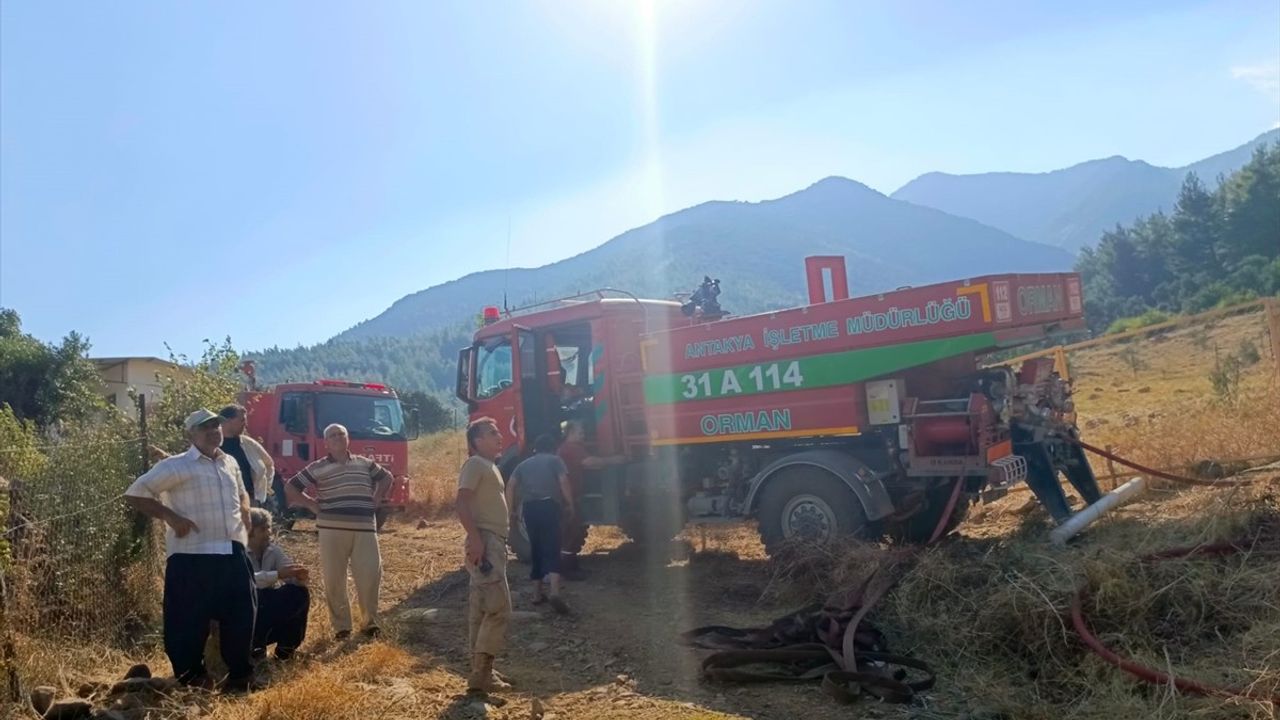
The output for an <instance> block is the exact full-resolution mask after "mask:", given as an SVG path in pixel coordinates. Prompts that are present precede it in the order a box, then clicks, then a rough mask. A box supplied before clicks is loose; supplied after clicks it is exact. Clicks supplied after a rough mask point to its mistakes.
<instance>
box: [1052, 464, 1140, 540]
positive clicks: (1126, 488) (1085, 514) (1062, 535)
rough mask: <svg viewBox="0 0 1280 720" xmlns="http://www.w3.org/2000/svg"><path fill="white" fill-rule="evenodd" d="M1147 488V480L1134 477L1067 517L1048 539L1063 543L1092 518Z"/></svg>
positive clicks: (1094, 518) (1091, 521) (1088, 523)
mask: <svg viewBox="0 0 1280 720" xmlns="http://www.w3.org/2000/svg"><path fill="white" fill-rule="evenodd" d="M1146 489H1147V480H1146V478H1143V477H1136V478H1133V479H1132V480H1130V481H1129V482H1127V483H1125V484H1123V485H1121V486H1120V487H1118V488H1116V489H1115V490H1112V491H1111V492H1109V493H1107V494H1106V495H1103V496H1102V498H1101V499H1099V500H1098V502H1096V503H1094V504H1092V505H1090V506H1089V507H1087V508H1085V509H1083V510H1081V511H1080V512H1078V513H1076V514H1075V515H1072V516H1071V517H1070V518H1067V521H1066V522H1064V523H1062V524H1061V525H1059V526H1058V527H1056V528H1054V529H1053V530H1052V531H1051V532H1050V533H1049V540H1050V541H1051V542H1053V544H1054V545H1064V544H1066V542H1067V541H1068V540H1070V539H1071V538H1073V537H1075V536H1076V534H1077V533H1079V532H1080V531H1081V530H1083V529H1085V528H1087V527H1089V526H1090V525H1092V524H1093V521H1094V520H1097V519H1098V518H1100V517H1102V514H1103V513H1105V512H1107V511H1108V510H1111V509H1112V508H1117V507H1120V506H1121V505H1123V504H1125V503H1127V502H1129V501H1130V500H1132V499H1134V498H1135V497H1137V496H1138V495H1139V494H1141V493H1142V491H1143V490H1146Z"/></svg>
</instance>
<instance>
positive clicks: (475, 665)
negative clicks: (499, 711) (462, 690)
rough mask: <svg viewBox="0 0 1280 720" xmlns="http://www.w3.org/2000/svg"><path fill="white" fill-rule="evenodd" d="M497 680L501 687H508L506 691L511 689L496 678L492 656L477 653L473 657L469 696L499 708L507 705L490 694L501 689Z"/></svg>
mask: <svg viewBox="0 0 1280 720" xmlns="http://www.w3.org/2000/svg"><path fill="white" fill-rule="evenodd" d="M495 680H498V683H501V685H504V686H506V687H505V688H504V689H509V688H510V687H511V686H510V685H508V684H507V683H505V682H502V681H501V680H499V679H498V678H497V677H495V672H494V669H493V656H492V655H489V654H488V653H476V654H474V655H472V656H471V675H470V676H468V678H467V695H470V696H475V697H478V698H481V699H483V700H484V701H485V702H488V703H489V704H491V705H496V706H498V707H501V706H503V705H506V704H507V701H506V700H503V699H502V698H498V697H494V696H492V695H490V694H489V693H491V692H493V691H494V690H497V689H499V684H498V683H495V682H494V681H495Z"/></svg>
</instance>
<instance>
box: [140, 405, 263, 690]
mask: <svg viewBox="0 0 1280 720" xmlns="http://www.w3.org/2000/svg"><path fill="white" fill-rule="evenodd" d="M221 424H222V418H221V417H220V416H218V415H216V414H214V413H212V412H210V411H209V410H205V409H203V408H201V409H200V410H197V411H195V412H193V413H191V414H190V415H188V416H187V419H186V421H185V423H184V424H183V425H184V427H185V429H186V432H187V438H188V439H189V440H190V441H191V447H190V448H189V449H188V450H187V451H186V452H184V453H182V454H180V455H174V456H172V457H167V458H165V459H163V460H161V461H160V462H158V463H156V466H155V467H153V468H151V469H150V470H148V471H147V472H146V473H144V474H143V475H141V476H140V477H139V478H138V479H137V480H136V481H134V483H133V484H132V485H130V486H129V489H128V490H126V491H125V501H126V502H127V503H128V504H129V505H130V506H131V507H132V508H134V509H135V510H137V511H139V512H141V513H143V514H145V515H148V516H150V517H153V518H156V519H157V520H161V521H163V522H164V523H165V525H167V526H168V528H167V529H166V531H165V549H166V551H167V553H168V561H167V563H166V565H165V572H164V651H165V654H166V655H167V656H168V657H169V662H170V663H171V664H172V665H173V674H174V676H175V677H177V679H178V680H179V681H180V682H182V683H184V684H187V685H198V686H202V687H212V685H213V681H212V679H211V678H210V677H209V675H208V670H207V669H206V668H205V664H204V646H205V641H206V640H207V639H208V635H209V622H210V621H211V620H217V621H218V633H219V635H218V640H219V643H220V646H221V650H222V659H223V661H224V662H225V663H226V664H227V669H228V670H229V674H228V677H227V681H226V684H225V686H224V687H225V689H226V690H227V691H229V692H246V691H248V690H249V689H251V685H252V675H253V665H252V664H251V661H250V646H251V645H252V642H253V619H254V615H255V614H256V612H257V605H256V599H255V585H254V579H253V566H252V565H251V564H250V561H249V556H248V554H247V553H246V552H245V546H246V545H247V543H248V541H249V534H248V527H249V494H248V493H247V492H245V486H244V481H243V480H242V479H241V477H240V468H239V467H238V466H237V465H236V461H235V460H233V459H232V458H231V456H230V455H227V454H226V453H224V452H223V451H222V450H221V448H220V446H221V445H222V427H221Z"/></svg>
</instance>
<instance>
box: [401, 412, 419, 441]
mask: <svg viewBox="0 0 1280 720" xmlns="http://www.w3.org/2000/svg"><path fill="white" fill-rule="evenodd" d="M408 420H409V421H408V423H407V425H408V427H406V428H405V434H404V437H405V439H406V440H417V439H418V435H419V434H420V433H421V432H422V430H421V424H420V421H419V415H418V408H416V407H415V408H409V419H408Z"/></svg>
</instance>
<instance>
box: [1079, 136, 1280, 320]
mask: <svg viewBox="0 0 1280 720" xmlns="http://www.w3.org/2000/svg"><path fill="white" fill-rule="evenodd" d="M1076 269H1077V270H1078V271H1079V272H1080V273H1081V274H1082V275H1083V277H1084V293H1085V310H1086V314H1087V316H1088V318H1089V326H1090V328H1091V329H1093V330H1094V331H1095V332H1096V331H1099V330H1101V329H1103V328H1106V327H1108V326H1109V325H1111V324H1112V322H1113V321H1115V320H1117V319H1120V318H1126V317H1133V316H1137V315H1141V314H1142V313H1144V312H1146V311H1148V310H1164V311H1173V312H1176V311H1182V312H1198V311H1201V310H1206V309H1208V308H1211V307H1214V306H1218V305H1228V304H1234V303H1238V302H1243V301H1245V300H1248V299H1250V298H1254V297H1258V296H1259V295H1274V294H1277V293H1280V146H1276V147H1272V148H1263V149H1260V150H1259V151H1258V152H1256V153H1255V154H1254V156H1253V159H1252V160H1250V161H1249V163H1248V164H1247V165H1245V166H1244V167H1243V168H1242V169H1241V170H1240V171H1238V172H1237V173H1236V174H1234V175H1232V176H1231V177H1229V178H1226V179H1224V180H1223V181H1222V182H1221V183H1220V184H1219V186H1218V189H1217V190H1215V191H1213V192H1209V191H1208V190H1207V189H1206V188H1205V187H1204V185H1203V184H1202V183H1201V182H1200V179H1199V178H1197V177H1196V176H1195V175H1188V176H1187V178H1186V180H1185V182H1183V184H1182V189H1181V191H1180V192H1179V194H1178V202H1177V205H1176V207H1175V208H1174V212H1173V215H1172V216H1171V217H1167V216H1165V215H1164V214H1163V213H1155V214H1154V215H1151V216H1149V217H1146V218H1141V219H1139V220H1137V221H1135V222H1134V223H1133V224H1132V225H1131V226H1129V227H1121V226H1117V227H1116V229H1115V230H1111V231H1107V232H1106V233H1104V234H1103V236H1102V238H1101V240H1100V241H1099V243H1098V246H1097V248H1095V249H1092V250H1089V249H1086V250H1084V251H1083V252H1082V253H1081V255H1080V258H1079V260H1078V261H1077V263H1076Z"/></svg>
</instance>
